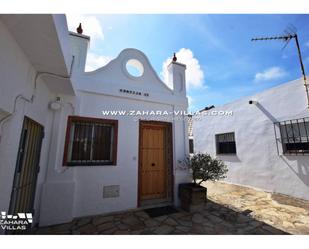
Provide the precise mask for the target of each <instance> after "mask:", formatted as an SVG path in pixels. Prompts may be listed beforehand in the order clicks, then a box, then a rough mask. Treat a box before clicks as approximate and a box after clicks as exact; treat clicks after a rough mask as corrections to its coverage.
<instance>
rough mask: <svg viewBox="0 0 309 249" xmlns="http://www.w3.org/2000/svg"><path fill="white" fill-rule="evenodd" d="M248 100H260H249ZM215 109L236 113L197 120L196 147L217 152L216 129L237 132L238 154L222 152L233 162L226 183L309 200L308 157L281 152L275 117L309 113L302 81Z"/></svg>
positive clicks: (195, 123) (289, 116) (229, 164)
mask: <svg viewBox="0 0 309 249" xmlns="http://www.w3.org/2000/svg"><path fill="white" fill-rule="evenodd" d="M249 100H256V101H258V103H259V104H258V105H249V104H248V101H249ZM213 110H215V111H233V116H204V117H202V118H201V120H196V119H195V120H193V134H194V146H195V152H207V153H210V154H211V155H212V156H216V144H215V134H219V133H226V132H235V139H236V149H237V155H231V156H223V155H217V157H218V158H220V159H221V160H223V161H225V163H226V164H227V165H228V169H229V172H228V177H227V179H226V181H227V182H230V183H235V184H240V185H247V186H253V187H257V188H260V189H263V190H266V191H271V192H278V193H283V194H287V195H291V196H294V197H298V198H302V199H306V200H309V156H301V155H298V156H286V155H282V153H279V155H278V153H277V147H276V140H275V133H274V125H273V122H275V121H284V120H290V119H295V118H304V117H308V116H309V115H308V114H309V113H308V109H307V100H306V94H305V87H304V85H303V81H302V80H296V81H292V82H289V83H286V84H282V85H279V86H277V87H274V88H272V89H269V90H267V91H265V92H262V93H260V94H257V95H254V96H251V97H245V98H242V99H240V100H238V101H235V102H232V103H229V104H226V105H223V106H219V107H216V108H215V109H211V111H213ZM279 146H280V145H279ZM281 151H282V150H281Z"/></svg>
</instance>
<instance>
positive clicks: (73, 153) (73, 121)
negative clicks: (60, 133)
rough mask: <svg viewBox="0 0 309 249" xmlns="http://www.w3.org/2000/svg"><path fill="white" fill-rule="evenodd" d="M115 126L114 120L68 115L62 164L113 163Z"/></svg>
mask: <svg viewBox="0 0 309 249" xmlns="http://www.w3.org/2000/svg"><path fill="white" fill-rule="evenodd" d="M117 126H118V122H117V121H116V120H105V119H94V118H83V117H74V116H71V117H69V119H68V128H67V136H66V145H65V155H64V165H67V166H88V165H89V166H91V165H115V164H116V150H117Z"/></svg>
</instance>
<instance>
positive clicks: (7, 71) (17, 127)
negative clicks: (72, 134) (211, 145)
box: [0, 16, 72, 233]
mask: <svg viewBox="0 0 309 249" xmlns="http://www.w3.org/2000/svg"><path fill="white" fill-rule="evenodd" d="M19 17H20V16H19ZM1 18H2V16H0V74H1V81H0V120H1V122H0V158H1V160H0V189H1V194H0V211H5V212H8V211H9V205H10V198H11V192H12V185H13V180H14V173H15V168H16V159H17V152H18V146H19V140H20V134H21V130H22V124H23V120H24V117H25V116H27V117H29V118H31V119H33V120H35V121H36V122H38V123H40V124H41V125H42V126H44V130H45V137H44V139H43V143H42V150H41V157H40V172H39V174H38V179H37V188H36V194H35V203H34V210H35V213H34V223H35V224H36V223H38V221H39V219H40V217H39V216H40V208H41V196H42V194H41V193H42V186H43V183H44V182H45V179H46V175H47V165H48V162H49V161H50V151H53V148H52V147H51V139H50V138H51V137H53V135H54V134H55V131H53V130H56V131H57V130H58V129H59V126H58V124H56V125H55V127H54V129H52V127H53V126H54V120H55V116H57V113H55V112H54V111H52V110H51V109H50V108H49V103H50V102H51V101H55V98H56V96H61V91H62V89H59V88H58V89H57V92H52V91H51V90H50V88H49V87H48V85H47V84H46V81H45V79H47V78H46V75H40V76H38V77H37V81H36V89H35V87H34V86H35V78H36V75H37V74H38V72H39V71H38V70H37V68H35V66H34V65H33V64H32V63H31V61H30V60H29V58H28V56H27V55H26V53H25V51H24V50H23V49H22V48H21V47H20V44H19V43H20V42H22V41H20V40H19V41H18V42H17V40H16V38H15V37H14V36H13V35H12V33H11V31H12V30H11V28H12V27H10V28H8V27H7V25H6V23H4V22H2V19H1ZM10 18H11V16H10V17H9V18H7V17H6V19H5V20H6V21H8V19H9V20H10V21H11V20H12V19H10ZM44 18H45V17H44ZM44 20H45V19H44ZM50 20H52V18H51V19H50ZM65 23H66V22H64V24H65ZM41 24H42V25H43V26H44V22H42V23H41ZM19 25H22V20H21V19H19V22H17V23H16V24H15V28H16V29H18V28H19ZM58 25H60V21H58ZM29 28H30V27H29ZM14 32H16V30H14ZM47 32H48V31H47ZM67 35H68V33H67ZM24 38H27V37H24ZM50 39H51V40H53V39H55V40H57V37H52V36H50ZM67 40H68V38H67ZM45 41H46V40H44V41H42V40H38V41H37V43H36V44H33V47H35V46H36V45H37V44H40V43H44V42H45ZM28 52H29V51H28ZM68 54H70V51H69V53H68ZM32 56H33V57H35V56H36V55H34V54H32ZM70 58H71V57H70ZM68 61H71V59H70V60H68ZM53 63H55V64H57V63H58V62H57V61H49V62H47V63H45V65H46V66H51V67H52V65H50V64H53ZM43 64H44V63H42V64H41V65H40V67H41V69H42V70H44V71H47V70H46V69H45V68H44V66H45V65H43ZM57 66H58V68H60V67H59V65H57ZM66 70H67V68H66V67H65V68H64V69H63V71H66ZM48 77H49V78H48V79H49V81H50V82H53V83H55V84H58V85H61V84H64V83H65V84H67V85H68V84H70V83H69V81H66V82H64V81H61V80H59V79H58V78H54V77H50V76H48ZM32 99H33V100H32ZM66 99H68V101H69V100H72V99H70V98H69V97H67V96H62V100H61V103H62V108H61V109H62V112H63V113H67V114H66V116H67V115H68V114H72V108H71V106H70V105H69V104H67V103H66V102H67V101H66ZM14 105H15V110H14ZM4 118H5V120H4ZM2 120H3V121H2ZM63 129H65V127H64V128H63ZM3 232H4V231H3V230H2V229H1V230H0V233H3Z"/></svg>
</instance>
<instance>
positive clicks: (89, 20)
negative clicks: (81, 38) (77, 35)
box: [66, 14, 104, 41]
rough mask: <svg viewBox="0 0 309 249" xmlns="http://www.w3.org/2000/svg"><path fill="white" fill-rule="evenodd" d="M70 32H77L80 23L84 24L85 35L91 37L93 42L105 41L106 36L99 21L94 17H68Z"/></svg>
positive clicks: (69, 15) (77, 15)
mask: <svg viewBox="0 0 309 249" xmlns="http://www.w3.org/2000/svg"><path fill="white" fill-rule="evenodd" d="M66 17H67V22H68V27H69V30H70V31H73V32H76V28H77V27H78V25H79V23H81V24H82V28H83V34H85V35H88V36H90V37H91V40H92V41H93V40H103V39H104V34H103V30H102V27H101V24H100V21H99V19H98V18H97V17H96V16H94V15H80V14H76V15H71V14H68V15H66Z"/></svg>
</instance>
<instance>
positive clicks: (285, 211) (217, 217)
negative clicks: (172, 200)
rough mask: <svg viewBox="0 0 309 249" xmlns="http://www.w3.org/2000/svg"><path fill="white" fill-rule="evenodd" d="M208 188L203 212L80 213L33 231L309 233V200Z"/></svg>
mask: <svg viewBox="0 0 309 249" xmlns="http://www.w3.org/2000/svg"><path fill="white" fill-rule="evenodd" d="M207 187H208V198H209V200H208V202H207V204H206V205H205V208H204V209H203V210H201V211H199V212H194V213H189V212H184V211H179V212H178V213H174V214H171V215H167V216H160V217H157V218H150V217H149V216H148V215H147V214H146V213H145V212H144V211H142V210H133V211H127V212H122V213H117V214H113V215H99V216H92V217H84V218H78V219H75V220H73V221H72V222H70V223H66V224H61V225H56V226H50V227H42V228H39V229H34V230H33V231H32V233H33V234H107V235H109V234H118V235H121V234H161V235H164V234H287V233H291V234H309V202H308V203H306V202H298V201H297V200H294V199H291V198H287V197H282V196H276V199H277V200H279V201H280V203H281V204H280V203H279V202H278V201H275V200H274V196H273V198H272V195H271V194H269V193H265V192H262V191H257V190H254V189H251V188H244V187H239V186H235V185H229V184H224V183H207ZM282 203H285V204H282ZM287 203H288V204H289V205H286V204H287ZM307 205H308V206H307ZM249 210H252V211H253V212H250V211H249Z"/></svg>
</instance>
